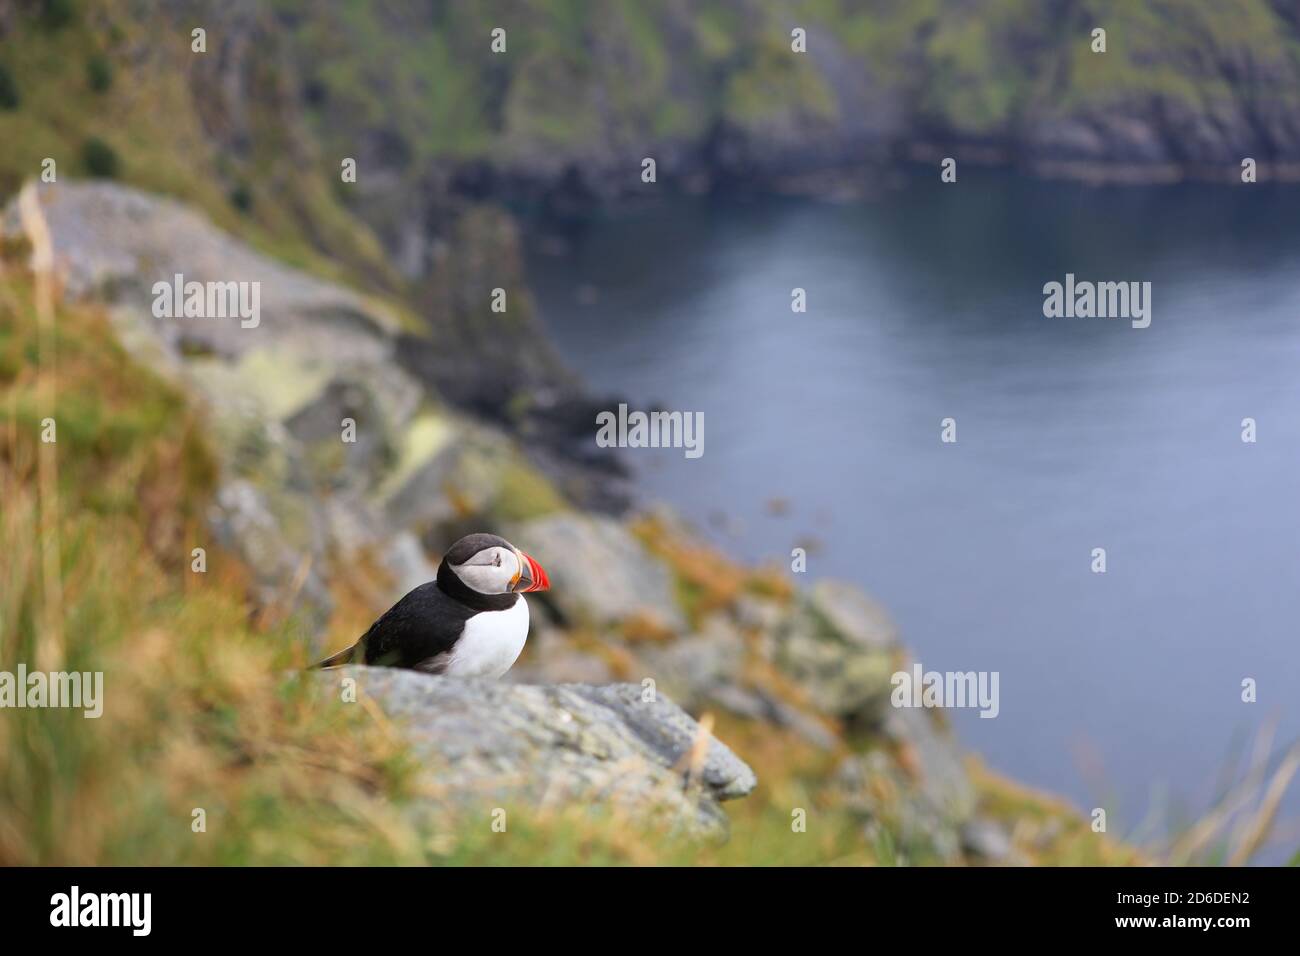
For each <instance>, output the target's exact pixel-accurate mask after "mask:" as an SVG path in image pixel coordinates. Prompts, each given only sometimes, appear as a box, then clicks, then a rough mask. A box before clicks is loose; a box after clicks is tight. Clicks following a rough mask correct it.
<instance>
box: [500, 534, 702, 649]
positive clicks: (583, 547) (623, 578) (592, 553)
mask: <svg viewBox="0 0 1300 956" xmlns="http://www.w3.org/2000/svg"><path fill="white" fill-rule="evenodd" d="M507 537H509V538H510V540H511V541H513V542H514V543H515V544H516V545H517V546H518V547H520V548H523V549H524V550H525V551H527V552H528V553H529V554H531V555H532V556H533V557H535V558H536V559H537V560H538V561H540V562H541V564H542V566H543V567H544V568H546V573H547V575H549V577H550V579H551V593H550V600H551V601H552V602H553V603H554V604H555V606H556V607H558V608H559V609H560V611H561V613H563V614H565V615H566V616H567V617H569V618H571V619H572V620H575V621H581V622H589V623H593V624H611V623H617V622H619V621H622V620H625V619H627V618H630V617H634V616H637V617H644V618H646V619H650V620H654V621H656V622H658V623H659V624H661V625H663V626H664V627H666V628H668V629H670V630H674V631H678V632H681V631H684V630H685V629H686V621H685V618H684V617H683V615H682V612H681V610H680V609H679V608H678V606H677V600H676V595H675V593H674V585H673V577H672V574H671V572H670V571H669V570H668V567H667V566H666V565H664V564H663V563H662V562H661V561H659V560H658V559H657V558H655V557H654V555H652V554H650V552H649V551H647V550H646V549H645V547H644V546H643V545H642V544H641V542H640V541H638V540H637V539H636V538H635V537H633V536H632V533H631V532H630V531H628V530H627V528H626V527H625V526H624V525H622V524H620V523H619V522H618V521H615V520H614V519H613V518H607V517H604V516H598V515H584V514H578V513H571V512H565V513H562V514H554V515H548V516H546V517H542V518H535V519H533V520H531V521H525V522H522V523H520V524H519V525H518V526H517V527H515V528H512V529H511V530H510V531H509V533H508V534H507Z"/></svg>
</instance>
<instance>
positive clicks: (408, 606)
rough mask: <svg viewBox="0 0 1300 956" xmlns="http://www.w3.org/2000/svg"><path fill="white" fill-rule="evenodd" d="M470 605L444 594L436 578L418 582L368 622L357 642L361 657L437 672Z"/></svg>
mask: <svg viewBox="0 0 1300 956" xmlns="http://www.w3.org/2000/svg"><path fill="white" fill-rule="evenodd" d="M477 613H478V611H476V610H475V609H473V608H470V607H466V606H465V605H464V604H461V603H460V602H459V601H456V600H453V599H452V598H450V597H448V596H447V595H446V593H444V592H443V590H442V589H441V588H440V587H438V583H437V582H436V581H430V582H429V583H428V584H421V585H420V586H419V587H418V588H416V589H415V590H413V591H411V592H409V593H408V594H407V595H406V596H405V597H404V598H402V599H401V600H400V601H398V602H397V603H396V604H394V605H393V606H392V607H390V608H389V609H388V610H387V611H385V612H384V614H383V615H382V616H381V617H380V618H379V620H377V621H375V623H374V624H371V625H370V630H368V631H366V633H365V634H364V635H362V637H361V640H360V641H358V642H357V646H358V648H359V649H360V650H361V652H362V655H363V656H362V658H361V659H362V660H364V661H365V663H367V664H373V665H378V666H382V667H412V668H419V669H420V670H427V671H431V672H432V673H435V674H437V673H440V672H441V671H442V669H443V668H444V667H445V666H446V663H447V660H448V658H449V657H450V654H451V649H452V648H453V647H454V646H455V644H456V642H457V641H458V640H460V635H461V633H462V632H463V631H464V630H465V622H466V621H467V620H469V619H470V618H471V617H473V616H474V615H475V614H477Z"/></svg>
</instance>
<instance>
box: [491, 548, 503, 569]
mask: <svg viewBox="0 0 1300 956" xmlns="http://www.w3.org/2000/svg"><path fill="white" fill-rule="evenodd" d="M492 563H493V564H495V565H496V566H497V567H498V568H499V567H501V552H500V551H498V552H497V556H496V560H494V561H493V562H492Z"/></svg>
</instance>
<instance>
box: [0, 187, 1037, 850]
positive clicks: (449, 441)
mask: <svg viewBox="0 0 1300 956" xmlns="http://www.w3.org/2000/svg"><path fill="white" fill-rule="evenodd" d="M40 204H41V207H42V209H43V210H44V213H45V216H46V219H47V221H48V224H49V228H50V233H51V237H52V240H53V245H54V251H55V258H56V262H57V263H58V269H59V272H60V275H61V276H62V277H63V280H64V286H65V289H66V294H67V295H68V296H69V297H76V298H80V299H82V300H88V301H93V302H99V303H103V304H104V305H105V307H106V308H107V310H108V314H109V316H110V319H111V322H112V324H113V327H114V329H115V334H116V335H117V337H118V338H119V339H120V341H121V342H122V343H124V345H125V346H126V347H127V349H128V350H129V352H130V354H131V355H132V356H133V360H134V361H137V362H140V363H144V364H146V365H148V366H149V367H151V368H152V369H155V370H157V371H159V372H161V373H163V374H164V375H165V376H167V377H168V378H170V379H171V380H172V381H173V382H174V383H175V384H176V385H177V386H178V387H179V388H181V389H182V391H183V392H184V393H186V394H187V395H189V396H192V399H193V400H194V401H195V402H196V404H197V406H198V407H199V409H200V411H201V414H202V415H203V416H204V418H205V420H206V421H207V422H208V423H209V424H208V426H207V427H206V428H205V431H206V432H207V436H208V437H207V440H208V441H209V442H210V443H211V445H212V448H213V450H214V452H215V454H216V459H217V484H216V487H215V490H214V494H213V496H212V500H211V504H210V507H209V512H208V514H207V516H206V524H207V528H208V534H209V535H210V539H209V540H208V541H206V542H205V541H204V537H203V536H200V538H199V543H209V544H211V545H212V546H213V547H214V548H218V549H220V551H221V553H225V552H229V553H231V554H233V555H234V556H236V557H237V558H238V560H239V561H240V562H241V563H242V564H243V565H244V566H245V567H246V568H247V569H248V570H249V573H250V576H249V578H248V579H247V588H248V596H249V599H250V600H251V601H252V602H253V604H254V606H255V607H256V608H258V609H260V610H259V612H258V613H265V614H276V615H283V614H291V615H292V616H293V620H295V621H296V622H297V624H296V627H295V629H294V631H293V633H295V634H296V635H298V636H297V637H296V638H294V640H296V641H298V642H300V643H301V645H302V648H303V653H302V655H301V659H302V660H303V661H304V662H305V661H306V660H309V659H310V658H311V657H312V656H314V655H317V654H319V653H320V652H321V651H323V650H325V649H334V648H336V647H339V646H343V645H344V644H346V643H347V642H349V641H351V640H352V639H354V638H355V636H356V635H357V633H359V632H360V630H361V629H363V628H364V626H365V625H366V623H368V621H369V620H370V619H371V618H372V617H373V616H374V615H375V614H376V613H377V612H378V611H380V610H382V609H383V608H384V607H386V606H387V605H388V604H390V603H392V601H394V600H395V599H396V598H397V597H398V596H400V595H401V594H402V593H404V592H405V590H407V589H408V588H410V587H411V586H413V585H414V584H416V583H419V582H421V581H424V580H427V579H428V578H430V577H431V576H432V574H433V571H432V567H433V563H434V562H435V561H436V559H437V556H438V553H439V550H440V549H441V548H442V547H445V546H446V545H447V544H448V543H450V541H451V540H454V539H455V538H456V537H458V536H459V534H460V533H462V532H463V531H464V530H466V529H468V528H492V529H495V530H499V531H501V532H503V533H505V534H507V535H508V536H510V538H511V539H512V540H514V541H516V542H518V543H520V545H521V546H523V547H526V548H527V549H528V550H529V551H530V553H532V554H534V555H536V556H537V557H538V559H539V560H540V561H541V562H542V563H543V564H544V565H545V566H546V567H547V569H548V572H549V573H550V576H551V579H552V582H553V590H552V591H550V592H548V593H546V594H545V595H539V596H535V597H536V600H534V601H533V607H534V613H533V631H532V636H531V637H530V641H529V644H528V647H527V649H526V651H525V654H524V657H523V658H522V659H521V661H520V662H519V664H518V665H517V666H516V668H515V670H514V671H512V672H511V674H510V675H509V678H510V680H511V681H513V682H515V683H517V684H525V685H528V686H508V685H505V686H496V687H493V686H478V685H473V686H464V687H462V686H458V685H456V684H454V682H450V681H446V680H441V679H434V678H429V677H427V676H425V675H418V674H398V673H393V672H386V671H379V672H375V671H370V670H366V669H362V670H360V671H357V672H355V673H353V672H350V671H349V672H344V674H343V675H342V676H355V677H356V678H357V682H358V685H359V691H360V697H361V698H362V699H371V700H373V701H374V702H375V703H376V704H377V705H378V706H379V707H380V708H381V709H382V710H384V711H386V712H388V713H389V714H390V715H392V716H393V718H394V719H395V720H396V722H397V723H398V724H399V725H400V726H401V727H403V728H404V733H405V735H406V737H407V739H408V740H409V741H410V742H411V744H412V745H413V746H414V748H415V751H416V752H417V753H418V754H420V755H422V759H424V760H426V761H428V763H429V767H430V768H431V772H432V773H433V779H434V780H436V781H438V782H439V785H440V787H441V789H442V792H443V794H444V795H445V796H447V798H448V799H451V800H453V802H455V801H457V800H460V801H461V802H463V799H464V798H465V797H466V795H473V794H476V793H479V792H480V791H482V790H485V789H486V790H487V791H488V792H491V793H494V794H501V797H500V799H502V800H507V801H515V802H516V803H522V804H523V805H526V806H533V807H536V806H538V805H539V803H538V801H540V800H541V799H542V795H546V794H549V795H551V796H550V797H548V799H554V798H555V796H554V795H555V794H556V793H567V794H569V797H568V798H567V799H569V800H571V801H577V802H590V803H591V804H592V805H595V806H604V805H612V806H619V807H624V808H626V806H628V805H629V801H630V803H631V804H633V805H637V806H642V807H644V808H645V809H646V810H647V812H648V813H649V812H651V811H653V810H663V809H665V808H666V809H667V810H668V811H670V814H671V815H672V816H673V817H674V818H675V819H681V820H685V821H687V823H688V825H689V828H691V829H697V830H701V831H705V830H712V831H716V830H718V828H719V827H720V826H721V825H722V823H723V820H724V819H725V818H724V816H723V815H722V814H721V813H720V811H719V810H718V808H717V800H718V799H726V798H730V797H737V796H741V795H743V794H745V793H747V792H749V791H750V790H751V789H753V787H754V786H755V781H754V775H753V772H752V771H751V770H750V769H749V768H748V767H747V766H746V759H747V754H746V753H745V750H746V748H753V749H754V752H755V754H757V756H755V757H748V761H749V762H753V764H754V766H755V769H756V771H757V773H758V778H759V781H760V782H761V781H762V780H763V779H764V774H765V773H768V772H771V773H772V774H773V775H774V779H773V780H772V782H771V784H772V785H773V786H774V789H773V790H772V791H770V792H769V793H768V795H767V798H766V799H767V800H770V801H774V802H775V803H776V804H777V805H778V806H781V805H786V809H785V810H784V811H782V812H783V813H784V814H785V815H786V816H787V817H788V815H789V814H790V813H791V812H792V811H793V810H794V809H795V808H796V806H799V805H802V804H803V803H806V802H809V801H811V802H813V803H817V804H819V805H821V804H824V805H826V806H833V807H834V808H835V811H834V812H835V813H836V814H837V815H838V816H837V819H840V820H854V821H856V826H859V827H862V828H864V831H863V832H869V833H872V834H874V835H875V836H873V837H872V839H878V838H882V835H887V837H888V840H889V841H890V845H891V846H892V847H894V848H895V851H896V852H898V853H899V854H900V855H903V856H905V857H906V858H908V859H938V860H959V859H966V858H972V859H974V858H985V857H990V856H991V857H994V858H998V859H1006V858H1010V857H1011V856H1012V855H1013V854H1014V853H1019V852H1022V851H1021V850H1013V848H1012V846H1011V843H1010V842H1009V839H1008V834H1007V831H1006V830H1005V829H1004V828H1003V826H1004V825H1003V824H998V823H997V822H995V821H993V820H992V819H991V818H989V816H988V814H987V813H985V812H984V811H983V810H982V808H981V805H982V802H983V800H984V798H982V797H981V791H980V789H979V787H978V786H977V785H976V783H975V782H973V781H972V779H971V777H970V776H969V773H968V770H967V766H966V760H965V758H964V756H963V755H962V753H961V752H960V750H959V748H958V747H957V745H956V744H955V742H954V741H953V739H952V738H951V736H950V735H949V734H948V732H947V731H946V730H945V729H944V728H943V727H942V726H941V725H940V724H938V723H936V722H935V721H934V720H933V719H932V717H931V715H930V714H928V713H925V712H921V711H898V710H894V709H893V708H891V707H890V706H889V689H890V683H889V680H890V675H891V674H892V673H893V672H894V671H895V670H897V669H899V668H900V667H903V666H905V664H906V662H907V654H906V652H905V650H904V649H903V647H902V646H901V645H900V644H899V642H898V639H897V636H896V635H895V633H894V631H893V628H892V626H891V625H890V623H889V620H888V618H887V616H886V615H885V614H884V613H883V612H882V611H881V609H880V608H879V607H877V606H876V605H875V604H874V603H873V602H871V601H870V600H869V599H868V598H866V597H865V596H864V595H862V594H861V593H860V592H858V591H857V590H856V589H854V588H852V587H850V586H848V585H841V584H836V583H833V582H822V583H820V584H818V585H816V586H815V587H813V588H812V589H811V590H810V591H808V592H806V593H803V592H799V591H796V590H794V589H793V588H792V587H791V586H790V584H789V583H788V582H787V581H786V580H785V579H784V577H783V576H782V575H780V574H779V573H776V572H773V571H770V570H762V569H747V568H743V567H739V566H737V565H735V564H734V563H732V562H730V561H729V560H727V559H726V558H725V557H724V556H722V555H720V554H717V553H716V552H713V551H711V550H709V549H708V548H706V547H704V546H702V545H701V544H700V543H699V541H698V540H696V539H695V537H694V536H693V534H692V533H691V531H690V530H689V529H688V528H685V527H683V526H682V525H681V524H680V523H679V522H677V521H676V520H675V519H674V518H673V517H672V516H671V515H669V514H666V513H653V514H646V515H636V516H629V517H626V518H614V517H610V516H607V515H599V514H593V513H589V512H585V511H583V510H580V509H578V508H576V507H574V506H573V505H572V504H571V503H570V502H569V501H568V500H567V499H566V497H565V496H564V495H563V493H562V492H561V491H559V490H558V489H556V488H555V487H554V486H551V485H549V484H548V482H547V480H546V479H545V478H544V477H543V476H542V475H541V474H540V473H539V472H537V471H536V469H535V468H533V467H532V466H531V465H530V464H529V461H528V458H527V456H526V455H525V454H524V453H523V452H522V451H521V450H520V448H519V446H518V445H517V443H516V442H515V441H514V440H513V439H512V438H511V437H510V436H509V435H507V434H506V433H504V432H501V431H499V430H497V429H495V428H493V427H492V426H491V425H488V424H485V423H483V422H481V421H474V420H472V419H470V418H467V417H466V416H464V415H463V414H462V413H460V412H458V411H457V410H455V409H454V408H452V407H450V406H448V405H447V404H446V403H445V401H444V400H443V399H442V398H441V396H440V395H439V394H438V393H437V390H436V388H434V387H433V386H432V384H431V383H429V382H428V381H425V380H421V379H418V378H415V377H413V376H411V375H410V374H408V373H407V372H405V371H403V368H402V365H401V363H400V362H399V361H398V360H397V357H396V349H397V348H398V346H397V343H398V341H400V339H399V337H398V328H399V326H398V324H397V323H396V320H395V319H394V317H393V316H392V315H390V314H389V311H388V310H387V309H386V307H385V305H384V304H383V303H382V302H378V301H371V300H369V299H367V298H365V297H363V296H358V295H357V294H355V293H353V292H350V291H348V290H347V289H345V288H342V287H339V286H336V285H334V284H331V283H328V282H324V281H322V280H319V279H314V278H311V277H309V276H307V275H305V274H302V273H299V272H297V271H295V270H292V269H289V268H286V267H284V266H282V265H278V264H276V263H274V262H272V261H270V260H267V259H265V258H263V257H261V256H259V255H257V254H256V253H255V252H253V251H252V250H251V249H249V248H248V247H247V246H245V245H244V244H242V243H240V242H239V241H237V240H234V239H232V238H231V237H229V236H227V235H225V234H223V233H221V232H220V231H219V230H217V229H215V228H214V227H213V226H212V225H211V224H209V223H207V222H206V221H205V220H204V219H203V218H202V217H201V216H199V215H196V214H194V213H193V212H191V211H189V210H187V209H185V208H183V207H180V206H178V205H177V204H175V203H173V202H171V201H168V200H163V199H159V198H155V197H151V196H148V195H145V194H142V193H139V192H136V191H133V190H129V189H126V188H123V187H119V186H113V185H95V184H85V183H67V184H59V185H58V186H54V187H49V188H46V189H43V190H41V191H40ZM3 221H4V226H5V230H6V232H7V239H6V242H7V243H8V244H9V245H10V247H11V248H12V247H13V246H14V243H15V242H17V241H18V239H17V236H18V232H19V231H20V227H19V222H18V217H17V214H16V212H15V210H14V209H13V208H12V207H11V208H10V209H9V210H8V212H7V213H6V215H5V217H4V220H3ZM177 272H182V273H183V274H184V275H185V277H186V279H187V280H193V281H216V280H218V279H221V278H230V277H239V278H240V279H241V280H256V281H260V282H262V283H263V285H262V288H263V290H264V291H263V296H262V313H261V316H260V321H259V322H258V324H257V325H256V327H247V328H245V327H242V326H241V324H240V322H239V321H238V319H234V318H231V319H226V320H222V319H210V318H202V319H200V318H184V317H181V318H165V317H164V318H160V317H158V316H157V315H156V314H155V312H154V310H153V307H152V303H151V301H150V293H151V290H152V289H153V286H154V284H155V283H156V282H158V281H163V282H165V283H170V282H171V281H172V277H173V276H174V274H175V273H177ZM438 345H439V343H437V342H436V340H430V342H429V347H431V348H436V347H438ZM348 422H351V423H352V424H353V425H354V426H355V429H354V437H355V440H354V441H353V440H349V439H348V438H347V437H345V429H346V426H347V423H348ZM539 489H540V490H539ZM190 543H191V544H193V543H194V542H190ZM320 679H321V680H323V681H324V682H326V683H327V684H334V683H335V682H337V681H338V680H340V679H341V677H340V675H339V674H330V675H324V676H322V677H321V678H320ZM620 682H624V683H620ZM669 701H676V702H677V703H679V704H680V705H681V706H682V707H683V708H685V710H686V712H688V713H690V714H694V715H697V716H698V717H699V718H700V719H701V720H705V715H708V717H707V722H706V723H704V724H701V725H699V726H697V725H696V724H695V723H694V722H693V721H692V720H691V719H690V718H688V717H687V716H686V715H685V714H684V713H683V712H682V711H681V710H679V709H678V708H677V706H676V705H675V704H673V703H669ZM715 721H716V724H715V723H714V722H715ZM709 724H713V725H714V726H716V727H718V728H720V730H719V733H720V734H721V736H722V740H724V741H726V740H727V738H728V735H729V734H737V735H739V737H740V739H741V741H742V743H743V746H742V747H741V749H740V754H741V756H740V758H739V759H738V758H737V757H736V756H735V755H734V754H733V753H732V752H731V751H730V750H728V749H727V747H726V746H724V745H723V744H722V743H720V742H719V741H718V740H715V739H714V738H712V737H711V736H710V735H709V733H708V730H707V727H708V725H709ZM701 727H705V728H706V729H701ZM729 742H731V743H733V745H735V742H734V741H729ZM774 746H775V747H776V750H775V751H773V750H772V748H773V747H774ZM791 761H793V762H794V763H796V764H797V763H799V762H800V761H807V762H808V763H809V765H816V766H817V767H820V768H822V769H821V770H819V771H818V773H817V774H816V775H814V776H813V777H810V778H808V781H809V782H805V783H804V784H801V785H800V786H807V787H811V788H812V789H811V791H810V792H808V793H807V794H806V795H805V796H804V797H800V798H794V797H792V796H791V795H790V794H788V793H784V792H783V790H782V788H784V787H787V786H788V785H789V773H790V766H789V763H790V762H791ZM438 767H441V768H442V769H441V771H438V770H436V769H433V768H438ZM615 768H617V769H615ZM615 778H617V780H618V786H614V785H613V783H614V781H615ZM673 780H676V781H677V783H676V784H675V785H674V786H671V787H670V786H668V785H667V784H668V783H669V782H671V781H673ZM810 781H816V782H815V783H812V782H810ZM683 784H685V787H684V789H683ZM665 794H667V795H668V796H665ZM795 799H798V800H799V801H800V804H797V805H796V804H794V803H793V802H792V801H793V800H795ZM665 801H666V802H665ZM512 805H514V804H512ZM805 809H806V808H805ZM1044 838H1045V839H1055V835H1053V834H1049V835H1047V836H1045V837H1044ZM1024 849H1027V850H1032V849H1033V848H1032V847H1028V848H1024Z"/></svg>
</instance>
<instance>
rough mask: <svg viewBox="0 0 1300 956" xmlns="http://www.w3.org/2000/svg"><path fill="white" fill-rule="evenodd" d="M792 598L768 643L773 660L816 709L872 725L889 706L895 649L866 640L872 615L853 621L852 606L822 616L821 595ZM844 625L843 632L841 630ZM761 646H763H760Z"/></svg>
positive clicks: (823, 599) (824, 608) (823, 609)
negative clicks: (800, 685) (833, 619)
mask: <svg viewBox="0 0 1300 956" xmlns="http://www.w3.org/2000/svg"><path fill="white" fill-rule="evenodd" d="M820 603H821V605H822V607H821V609H820V610H819V608H818V602H817V601H815V600H814V599H813V598H812V597H810V596H801V597H798V598H796V602H795V606H794V608H793V609H792V610H791V613H790V614H789V615H788V616H787V617H786V618H785V620H784V621H783V622H782V623H781V624H780V625H779V626H778V630H777V632H776V634H775V635H774V640H773V641H772V642H770V647H771V651H770V652H771V654H772V656H773V659H774V660H775V662H776V664H777V665H778V666H779V667H781V668H782V669H783V670H784V671H786V673H788V674H789V675H790V676H791V677H793V678H794V679H795V680H797V681H798V682H799V683H800V684H802V685H803V686H804V687H805V688H806V690H807V691H808V694H809V697H810V698H811V700H812V702H813V703H814V704H815V705H816V706H817V708H818V709H820V710H822V711H824V712H825V713H828V714H832V715H834V716H837V717H845V718H849V719H852V720H858V721H861V722H863V723H868V724H870V723H874V722H876V720H877V719H878V718H879V715H880V714H882V713H883V710H882V708H884V707H885V706H887V705H888V698H889V692H890V689H891V687H890V683H889V679H890V676H891V675H892V674H893V672H894V670H895V666H896V662H895V654H896V652H895V650H894V649H893V648H892V647H890V646H888V645H885V644H883V642H876V641H871V640H866V639H865V637H866V635H867V634H868V633H873V634H874V633H875V631H874V629H873V627H874V626H873V624H872V623H871V621H872V620H874V619H869V620H868V622H867V623H865V624H864V623H859V622H855V621H854V620H853V618H852V616H851V615H852V613H853V612H852V610H851V608H850V609H848V610H844V611H836V612H835V617H836V618H837V619H841V620H839V623H838V625H837V624H834V623H832V618H831V616H828V614H827V610H828V609H827V607H826V599H825V597H823V598H822V599H821V601H820ZM841 627H848V628H849V630H848V631H844V630H841ZM760 646H763V645H760Z"/></svg>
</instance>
